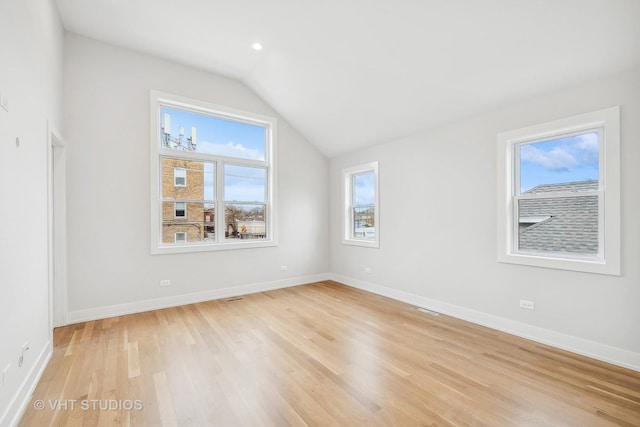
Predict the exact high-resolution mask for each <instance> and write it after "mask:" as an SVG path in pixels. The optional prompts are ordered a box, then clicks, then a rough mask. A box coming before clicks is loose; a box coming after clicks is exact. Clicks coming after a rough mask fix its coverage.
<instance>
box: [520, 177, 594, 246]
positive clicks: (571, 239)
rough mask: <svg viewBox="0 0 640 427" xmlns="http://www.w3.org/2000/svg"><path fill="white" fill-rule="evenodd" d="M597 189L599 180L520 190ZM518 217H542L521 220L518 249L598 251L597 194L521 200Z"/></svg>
mask: <svg viewBox="0 0 640 427" xmlns="http://www.w3.org/2000/svg"><path fill="white" fill-rule="evenodd" d="M597 189H598V181H582V182H569V183H563V184H543V185H539V186H537V187H534V188H532V189H531V190H529V191H527V192H525V193H523V194H540V193H551V192H565V191H566V192H581V191H593V190H597ZM519 215H520V219H521V221H522V220H523V219H525V218H527V217H529V218H531V217H545V218H548V219H545V220H543V221H541V222H538V223H534V224H532V225H529V226H526V224H522V223H521V227H520V239H519V240H520V245H519V246H520V249H521V250H536V251H552V252H570V253H579V254H592V255H594V254H597V253H598V196H593V195H591V196H580V197H561V198H553V199H529V200H520V205H519Z"/></svg>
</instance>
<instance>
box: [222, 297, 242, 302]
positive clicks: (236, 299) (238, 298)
mask: <svg viewBox="0 0 640 427" xmlns="http://www.w3.org/2000/svg"><path fill="white" fill-rule="evenodd" d="M241 299H242V297H235V298H228V299H226V300H224V302H236V301H240V300H241Z"/></svg>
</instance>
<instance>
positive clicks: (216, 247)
mask: <svg viewBox="0 0 640 427" xmlns="http://www.w3.org/2000/svg"><path fill="white" fill-rule="evenodd" d="M272 246H278V242H277V241H275V240H261V241H258V242H225V243H216V244H190V245H181V244H175V245H171V244H169V245H165V246H158V247H152V248H151V254H152V255H163V254H181V253H193V252H211V251H227V250H234V249H251V248H266V247H272Z"/></svg>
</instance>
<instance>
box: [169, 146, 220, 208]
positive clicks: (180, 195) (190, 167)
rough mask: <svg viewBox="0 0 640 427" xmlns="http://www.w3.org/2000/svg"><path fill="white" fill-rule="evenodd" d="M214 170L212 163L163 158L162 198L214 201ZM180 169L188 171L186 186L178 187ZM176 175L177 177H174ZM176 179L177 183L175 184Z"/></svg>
mask: <svg viewBox="0 0 640 427" xmlns="http://www.w3.org/2000/svg"><path fill="white" fill-rule="evenodd" d="M214 168H215V165H214V164H213V163H211V162H198V161H194V160H182V159H172V158H168V157H163V158H162V198H164V199H182V200H214V198H213V196H214V176H215V174H214ZM180 169H184V170H185V171H186V175H185V180H186V184H187V185H186V186H182V187H181V186H177V185H176V184H177V181H178V177H179V174H180V172H178V171H179V170H180ZM174 174H175V175H174ZM174 179H175V181H176V182H174Z"/></svg>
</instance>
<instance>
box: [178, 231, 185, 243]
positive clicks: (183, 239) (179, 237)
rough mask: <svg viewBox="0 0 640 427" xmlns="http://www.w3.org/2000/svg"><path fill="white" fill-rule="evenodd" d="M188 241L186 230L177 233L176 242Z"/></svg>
mask: <svg viewBox="0 0 640 427" xmlns="http://www.w3.org/2000/svg"><path fill="white" fill-rule="evenodd" d="M186 241H187V233H185V232H184V231H179V232H177V233H176V234H175V242H176V243H185V242H186Z"/></svg>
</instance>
